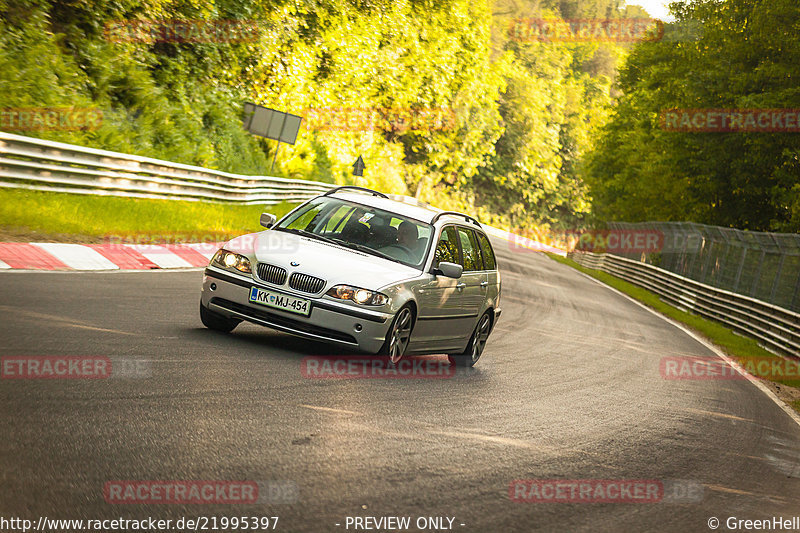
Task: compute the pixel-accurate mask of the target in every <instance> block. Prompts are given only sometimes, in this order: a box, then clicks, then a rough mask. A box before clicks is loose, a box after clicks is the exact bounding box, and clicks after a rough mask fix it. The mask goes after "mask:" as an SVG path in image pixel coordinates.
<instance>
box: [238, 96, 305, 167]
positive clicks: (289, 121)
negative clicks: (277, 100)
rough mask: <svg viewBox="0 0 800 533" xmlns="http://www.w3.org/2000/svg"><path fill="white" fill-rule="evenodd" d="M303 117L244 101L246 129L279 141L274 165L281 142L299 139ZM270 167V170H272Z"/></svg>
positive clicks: (273, 164)
mask: <svg viewBox="0 0 800 533" xmlns="http://www.w3.org/2000/svg"><path fill="white" fill-rule="evenodd" d="M302 120H303V117H299V116H297V115H292V114H291V113H284V112H283V111H276V110H275V109H270V108H268V107H264V106H260V105H257V104H253V103H251V102H245V103H244V129H246V130H247V131H249V132H250V133H252V134H253V135H259V136H261V137H266V138H267V139H274V140H276V141H278V145H277V146H276V147H275V155H273V156H272V167H274V166H275V159H276V158H277V157H278V148H280V147H281V143H282V142H284V143H289V144H294V143H295V141H297V132H298V131H299V130H300V122H302ZM272 167H270V171H272Z"/></svg>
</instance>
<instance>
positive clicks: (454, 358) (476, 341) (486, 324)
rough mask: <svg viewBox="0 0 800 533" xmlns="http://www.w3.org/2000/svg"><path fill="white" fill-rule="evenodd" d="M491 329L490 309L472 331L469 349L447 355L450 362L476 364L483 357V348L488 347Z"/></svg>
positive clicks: (467, 365)
mask: <svg viewBox="0 0 800 533" xmlns="http://www.w3.org/2000/svg"><path fill="white" fill-rule="evenodd" d="M491 329H492V317H491V316H490V315H489V311H486V312H485V313H484V314H483V315H482V316H481V319H480V320H478V325H477V326H475V331H473V332H472V337H470V339H469V344H467V349H466V350H465V351H464V353H460V354H451V355H448V356H447V358H448V359H449V360H450V363H451V364H454V365H456V366H465V367H471V366H475V363H477V362H478V359H480V358H481V354H482V353H483V349H484V348H485V347H486V341H487V340H488V339H489V332H490V331H491Z"/></svg>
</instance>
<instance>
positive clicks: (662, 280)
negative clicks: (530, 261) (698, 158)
mask: <svg viewBox="0 0 800 533" xmlns="http://www.w3.org/2000/svg"><path fill="white" fill-rule="evenodd" d="M568 257H570V258H571V259H574V260H575V262H577V263H578V264H579V265H581V266H584V267H586V268H591V269H595V270H601V271H603V272H606V273H608V274H612V275H614V276H616V277H618V278H621V279H623V280H625V281H628V282H630V283H633V284H634V285H638V286H640V287H643V288H645V289H648V290H650V291H652V292H654V293H656V294H658V295H659V296H661V299H662V300H664V301H665V302H667V303H669V304H671V305H674V306H675V307H677V308H678V309H681V310H684V311H688V312H692V313H695V314H697V315H700V316H702V317H705V318H708V319H711V320H715V321H717V322H721V323H723V324H725V325H726V326H729V327H730V328H732V329H734V330H735V331H738V332H740V333H744V334H745V335H748V336H750V337H753V338H755V339H756V340H757V341H758V342H759V343H760V344H761V345H762V346H764V347H765V348H767V349H769V350H770V351H773V352H777V353H781V354H786V355H791V356H794V357H800V314H798V313H795V312H793V311H790V310H788V309H784V308H782V307H779V306H776V305H773V304H770V303H767V302H763V301H761V300H757V299H755V298H751V297H749V296H743V295H741V294H736V293H734V292H731V291H727V290H724V289H718V288H716V287H712V286H710V285H706V284H704V283H700V282H698V281H694V280H692V279H689V278H686V277H683V276H680V275H678V274H675V273H673V272H669V271H668V270H665V269H663V268H659V267H656V266H653V265H650V264H648V263H643V262H640V261H634V260H632V259H627V258H625V257H620V256H617V255H612V254H606V253H602V254H595V253H591V252H570V253H569V254H568Z"/></svg>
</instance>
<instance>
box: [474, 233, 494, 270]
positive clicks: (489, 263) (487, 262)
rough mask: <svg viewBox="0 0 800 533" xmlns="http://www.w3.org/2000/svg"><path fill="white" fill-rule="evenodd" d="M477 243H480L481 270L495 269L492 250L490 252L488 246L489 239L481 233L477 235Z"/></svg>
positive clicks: (490, 247) (489, 246)
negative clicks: (481, 254)
mask: <svg viewBox="0 0 800 533" xmlns="http://www.w3.org/2000/svg"><path fill="white" fill-rule="evenodd" d="M478 242H480V243H481V252H483V268H484V269H485V270H494V269H496V268H497V262H496V261H495V259H494V250H492V245H491V244H489V238H488V237H486V235H484V234H483V233H478Z"/></svg>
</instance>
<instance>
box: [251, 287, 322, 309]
mask: <svg viewBox="0 0 800 533" xmlns="http://www.w3.org/2000/svg"><path fill="white" fill-rule="evenodd" d="M250 301H251V302H253V303H257V304H261V305H266V306H267V307H274V308H275V309H280V310H281V311H288V312H290V313H297V314H298V315H303V316H308V315H309V314H310V313H311V302H310V301H309V300H306V299H304V298H295V297H294V296H289V295H288V294H283V293H282V292H275V291H265V290H264V289H259V288H258V287H251V288H250Z"/></svg>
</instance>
